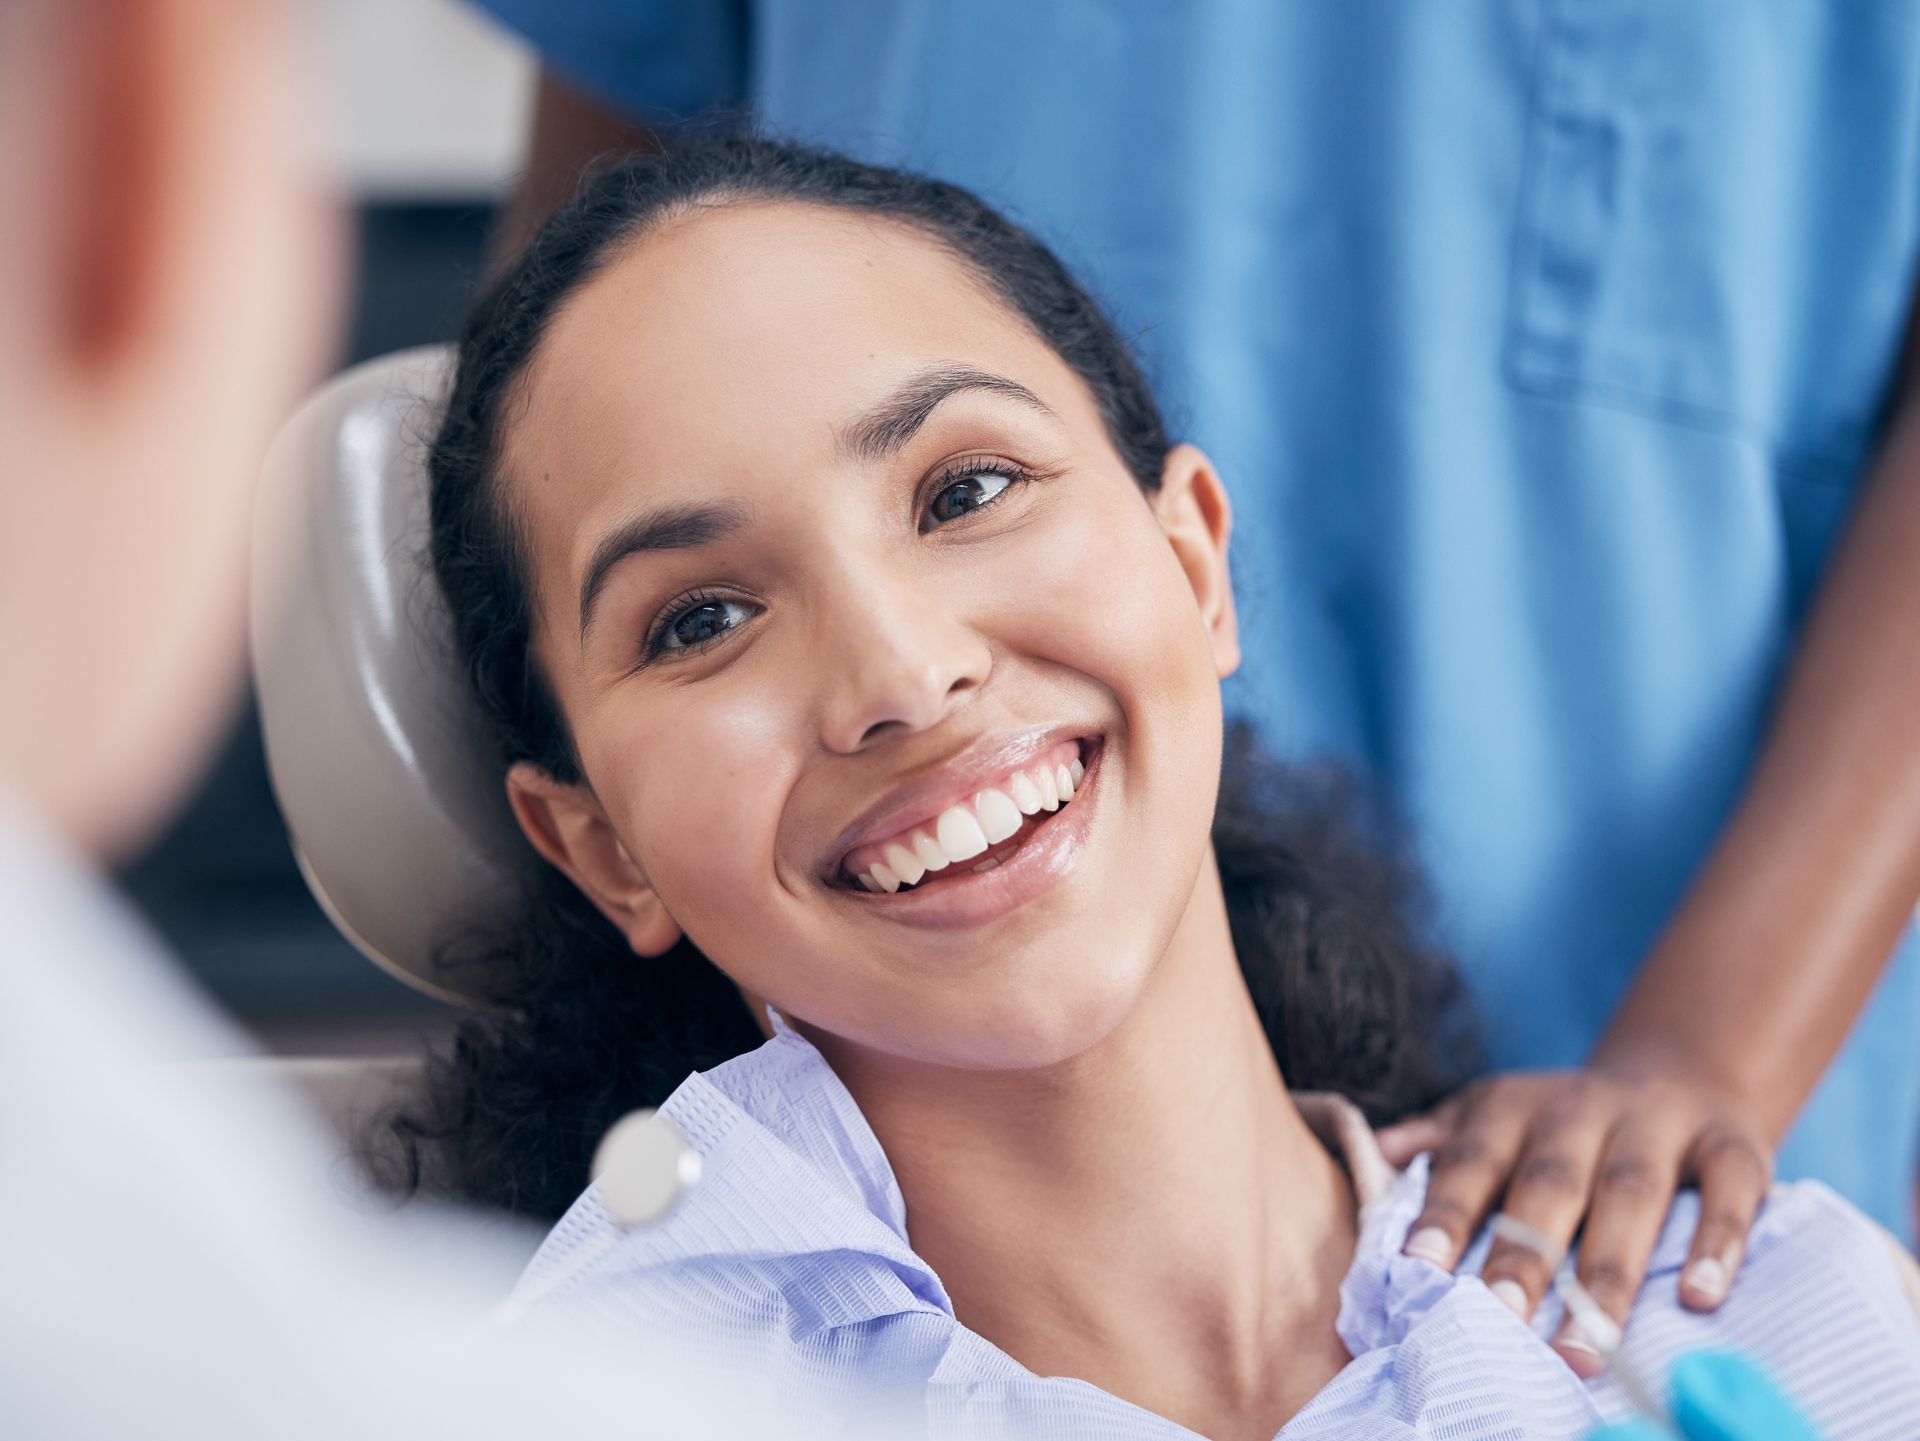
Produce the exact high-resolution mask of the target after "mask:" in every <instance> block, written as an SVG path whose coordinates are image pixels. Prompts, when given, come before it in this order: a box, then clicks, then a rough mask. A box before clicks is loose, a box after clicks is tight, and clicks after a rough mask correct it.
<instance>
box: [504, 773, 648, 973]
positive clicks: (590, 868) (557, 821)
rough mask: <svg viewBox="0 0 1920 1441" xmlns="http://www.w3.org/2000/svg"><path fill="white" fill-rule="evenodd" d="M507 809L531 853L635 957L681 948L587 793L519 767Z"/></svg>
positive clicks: (604, 816)
mask: <svg viewBox="0 0 1920 1441" xmlns="http://www.w3.org/2000/svg"><path fill="white" fill-rule="evenodd" d="M507 802H508V804H510V805H511V806H512V807H513V816H514V819H515V820H517V821H519V822H520V829H521V830H522V831H524V832H526V836H527V839H528V841H530V842H531V843H532V844H533V848H534V849H535V850H536V851H538V852H540V854H541V855H542V856H543V857H545V858H546V860H547V861H548V862H549V863H550V864H552V865H553V866H554V867H555V868H556V869H558V870H559V871H560V872H561V873H562V874H563V875H565V876H566V878H567V879H568V880H570V881H572V882H573V883H574V884H575V885H576V886H578V887H579V888H580V889H581V891H582V892H584V893H585V895H586V897H587V899H588V900H590V901H592V902H593V903H594V905H595V906H597V907H599V909H600V913H601V914H602V915H603V916H605V917H606V918H607V919H608V920H610V921H612V922H613V923H614V925H616V926H618V927H619V928H620V934H621V935H623V936H625V937H626V938H627V944H628V945H629V946H631V947H633V949H634V951H635V952H636V953H637V954H639V955H643V956H658V955H661V954H663V953H665V952H666V951H668V950H671V949H672V948H673V946H674V944H675V943H676V942H677V941H679V939H680V937H681V935H682V932H681V930H680V925H679V923H678V922H677V921H675V920H674V918H673V917H672V916H670V915H668V914H667V908H666V906H665V905H664V904H662V903H661V900H660V897H659V895H658V894H657V893H656V892H655V891H654V889H653V887H652V886H651V885H650V884H648V882H647V878H646V876H645V875H644V874H642V873H641V870H640V867H639V866H638V865H636V864H635V863H634V859H633V857H632V856H631V855H629V854H628V853H627V848H626V846H624V845H623V844H621V841H620V837H619V836H617V835H615V834H614V831H613V825H612V823H611V822H609V821H608V820H607V813H606V812H605V811H603V810H601V809H600V802H599V801H598V800H597V799H596V798H595V796H594V794H593V792H592V791H591V790H589V789H588V788H587V787H586V786H585V785H569V784H566V783H564V782H561V781H557V780H555V779H554V778H553V777H552V776H550V775H548V774H547V773H546V772H545V771H543V770H541V769H540V767H539V766H536V765H532V764H530V763H529V762H527V761H521V762H519V763H518V764H517V765H515V766H514V767H513V768H512V769H511V770H509V771H508V772H507Z"/></svg>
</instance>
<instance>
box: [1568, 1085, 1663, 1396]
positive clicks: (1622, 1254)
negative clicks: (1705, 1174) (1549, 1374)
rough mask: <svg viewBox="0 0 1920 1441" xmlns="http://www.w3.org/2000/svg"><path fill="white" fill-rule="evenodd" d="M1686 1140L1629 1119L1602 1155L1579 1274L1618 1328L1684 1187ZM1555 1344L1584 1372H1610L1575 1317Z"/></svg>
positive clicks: (1588, 1374) (1585, 1374)
mask: <svg viewBox="0 0 1920 1441" xmlns="http://www.w3.org/2000/svg"><path fill="white" fill-rule="evenodd" d="M1685 1145H1686V1141H1685V1138H1684V1135H1676V1134H1675V1133H1674V1132H1673V1130H1672V1128H1671V1127H1670V1126H1668V1127H1661V1126H1659V1125H1658V1123H1654V1124H1648V1123H1647V1122H1644V1121H1641V1122H1636V1121H1633V1120H1626V1121H1623V1122H1621V1124H1619V1125H1618V1126H1616V1127H1615V1128H1614V1130H1613V1132H1612V1133H1611V1134H1610V1135H1609V1136H1608V1138H1607V1143H1606V1145H1605V1147H1604V1148H1603V1149H1602V1151H1601V1153H1600V1161H1599V1166H1598V1168H1597V1169H1596V1170H1595V1172H1594V1178H1593V1198H1592V1205H1591V1209H1590V1210H1589V1213H1588V1215H1587V1221H1586V1228H1585V1230H1584V1232H1583V1234H1582V1235H1581V1238H1580V1262H1579V1265H1578V1267H1577V1268H1576V1270H1575V1274H1576V1275H1577V1276H1578V1277H1579V1278H1580V1284H1581V1285H1582V1286H1584V1287H1585V1288H1586V1289H1587V1292H1588V1294H1589V1295H1591V1296H1592V1297H1593V1299H1594V1300H1595V1301H1596V1302H1598V1303H1599V1306H1600V1309H1601V1310H1603V1311H1605V1312H1606V1313H1607V1315H1608V1316H1609V1317H1611V1318H1612V1320H1613V1322H1614V1324H1615V1325H1616V1326H1620V1327H1623V1328H1624V1327H1625V1326H1626V1324H1627V1313H1628V1312H1629V1311H1631V1310H1632V1309H1633V1302H1634V1297H1636V1296H1637V1295H1638V1294H1639V1292H1640V1283H1641V1281H1642V1280H1643V1279H1645V1277H1646V1274H1647V1263H1648V1262H1649V1261H1650V1260H1651V1259H1652V1257H1653V1248H1654V1245H1655V1244H1656V1243H1657V1242H1658V1241H1659V1239H1660V1231H1661V1228H1662V1227H1663V1226H1664V1225H1665V1224H1666V1219H1667V1208H1668V1207H1669V1206H1671V1205H1672V1203H1673V1193H1674V1191H1675V1190H1676V1189H1677V1188H1678V1186H1679V1184H1680V1172H1681V1161H1682V1158H1683V1153H1684V1148H1685ZM1553 1345H1554V1349H1555V1350H1557V1351H1558V1352H1559V1353H1560V1355H1561V1357H1562V1359H1564V1360H1565V1361H1566V1363H1567V1365H1568V1366H1570V1367H1572V1368H1573V1371H1574V1373H1575V1374H1576V1375H1578V1376H1583V1377H1592V1376H1597V1375H1599V1374H1600V1372H1601V1371H1602V1370H1604V1369H1605V1366H1604V1363H1603V1362H1602V1361H1601V1359H1600V1353H1599V1351H1597V1350H1596V1349H1595V1348H1594V1346H1593V1341H1592V1338H1590V1337H1587V1336H1585V1335H1583V1334H1582V1333H1581V1331H1580V1329H1579V1328H1578V1327H1577V1326H1575V1325H1574V1324H1573V1321H1572V1318H1571V1317H1569V1318H1568V1319H1567V1321H1566V1322H1565V1323H1564V1324H1562V1326H1561V1327H1560V1332H1559V1334H1558V1335H1557V1336H1555V1337H1554V1341H1553Z"/></svg>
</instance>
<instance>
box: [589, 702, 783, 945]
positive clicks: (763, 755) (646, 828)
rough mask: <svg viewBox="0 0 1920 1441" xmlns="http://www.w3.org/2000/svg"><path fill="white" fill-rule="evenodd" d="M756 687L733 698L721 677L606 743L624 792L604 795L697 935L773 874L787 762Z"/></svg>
mask: <svg viewBox="0 0 1920 1441" xmlns="http://www.w3.org/2000/svg"><path fill="white" fill-rule="evenodd" d="M752 695H753V690H752V689H751V688H747V689H744V690H743V691H742V693H741V694H740V695H739V696H738V697H737V703H736V698H734V697H733V695H732V691H731V689H730V688H726V687H715V688H714V690H713V692H712V695H711V696H710V697H705V696H703V697H702V698H701V699H700V701H699V702H698V703H694V704H686V703H677V704H675V705H673V706H671V707H668V706H661V707H659V708H658V709H657V710H655V712H654V713H653V714H652V715H650V716H648V717H647V718H646V719H645V720H644V721H643V722H641V723H639V724H636V725H635V726H633V727H632V728H631V730H630V731H628V732H627V733H626V734H625V736H624V739H623V741H622V743H620V744H618V745H616V746H614V747H610V748H609V750H608V753H607V754H608V764H607V768H606V771H605V772H604V773H606V774H610V775H611V776H613V777H614V778H615V780H614V784H615V786H616V787H617V788H618V792H619V800H618V802H617V803H614V802H612V801H611V800H610V798H606V797H603V803H606V804H607V806H608V811H609V814H610V815H612V816H613V818H614V824H615V828H616V829H617V830H618V831H619V833H620V835H621V837H622V839H623V840H625V841H626V843H627V846H628V849H629V851H631V852H632V854H633V855H634V856H635V857H636V858H638V860H639V861H640V864H641V868H642V869H643V870H644V871H645V872H646V874H647V877H648V879H649V880H650V882H651V883H652V885H653V887H654V889H655V890H656V891H658V893H659V894H660V896H661V898H662V899H663V900H664V901H665V902H666V905H667V909H668V911H669V912H670V913H671V914H672V915H673V916H674V918H675V919H676V920H678V921H679V922H680V924H681V926H682V927H683V928H685V929H686V930H688V931H689V933H690V934H693V939H694V942H695V944H696V945H699V944H701V939H700V935H699V934H697V933H698V932H700V931H703V930H708V929H710V925H709V924H707V923H710V922H711V921H712V919H713V918H715V917H724V916H728V915H733V916H739V915H742V914H744V913H746V912H748V911H751V910H752V909H753V906H754V902H753V898H754V897H755V896H757V895H758V894H759V891H758V890H757V889H756V887H758V888H763V889H764V888H768V887H771V885H772V884H773V872H772V855H773V836H774V833H775V829H776V826H777V822H778V818H779V812H778V805H779V798H780V796H781V795H783V794H784V793H785V790H786V785H785V781H784V780H783V777H785V775H786V774H787V767H786V758H785V756H784V755H783V754H782V753H781V752H780V750H779V749H778V748H777V747H776V746H775V745H774V743H773V741H772V734H771V732H772V727H771V726H769V724H768V723H767V718H766V717H765V716H763V715H762V714H761V713H760V709H759V708H757V707H756V706H755V704H754V701H753V699H752ZM684 699H685V697H684V693H683V695H682V696H677V697H675V700H676V702H684ZM723 898H724V900H723ZM714 939H715V940H718V939H719V937H717V936H716V937H715V938H714ZM703 948H704V947H703Z"/></svg>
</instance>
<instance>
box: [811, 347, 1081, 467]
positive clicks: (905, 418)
mask: <svg viewBox="0 0 1920 1441" xmlns="http://www.w3.org/2000/svg"><path fill="white" fill-rule="evenodd" d="M968 390H991V391H994V392H995V393H997V394H1000V395H1006V396H1011V397H1012V398H1013V399H1015V400H1017V401H1019V402H1020V403H1021V404H1022V405H1025V406H1028V407H1030V408H1031V409H1033V410H1037V411H1039V412H1040V414H1042V415H1044V416H1046V417H1048V418H1049V419H1058V417H1057V416H1055V415H1054V413H1053V410H1052V408H1051V407H1050V406H1048V404H1047V403H1046V402H1045V401H1044V400H1042V399H1041V398H1040V397H1039V396H1037V395H1035V394H1034V393H1033V392H1032V391H1031V390H1028V389H1027V388H1026V386H1024V385H1022V384H1021V383H1020V382H1019V381H1017V380H1009V379H1007V377H1006V376H1004V375H992V374H989V373H988V372H987V371H984V370H975V369H974V368H973V367H972V366H970V365H948V366H938V367H935V368H933V369H930V370H922V371H920V372H919V373H917V374H915V375H913V376H911V377H909V378H908V379H907V381H906V383H905V384H903V385H901V386H899V387H898V388H897V389H895V390H894V392H893V393H892V394H891V395H889V396H888V397H887V398H886V399H885V400H883V401H881V402H880V403H879V404H878V405H876V406H874V407H873V408H872V409H871V410H869V411H867V412H866V414H864V415H861V416H858V417H856V418H855V419H853V420H851V421H849V422H848V423H847V424H846V425H844V426H842V427H841V428H840V434H839V444H840V452H841V454H843V455H845V456H846V457H847V458H848V459H850V460H865V461H873V460H885V459H886V458H887V457H888V456H890V455H892V454H894V453H895V452H896V451H898V450H899V449H900V448H901V447H902V446H904V445H905V444H906V443H907V442H908V441H910V440H912V439H913V437H914V436H915V435H916V434H918V433H919V430H920V427H921V426H923V425H925V424H926V423H927V417H929V416H930V415H932V414H933V412H934V411H935V410H937V409H938V408H939V406H940V403H941V402H942V401H944V400H946V399H948V398H949V397H951V396H955V395H959V394H960V393H961V392H963V391H968Z"/></svg>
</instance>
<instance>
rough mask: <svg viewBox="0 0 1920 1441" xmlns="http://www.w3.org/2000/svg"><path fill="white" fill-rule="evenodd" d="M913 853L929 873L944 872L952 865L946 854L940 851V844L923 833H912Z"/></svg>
mask: <svg viewBox="0 0 1920 1441" xmlns="http://www.w3.org/2000/svg"><path fill="white" fill-rule="evenodd" d="M913 853H914V855H915V856H916V857H918V858H919V861H920V864H921V865H923V866H925V867H926V868H927V869H928V870H930V871H944V870H945V869H946V868H947V867H948V866H950V865H952V864H953V862H952V860H951V859H949V857H948V856H947V853H946V852H945V851H943V850H941V849H940V842H938V841H936V840H935V839H934V838H933V837H932V836H930V835H928V834H927V833H926V832H925V831H915V832H914V833H913Z"/></svg>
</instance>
